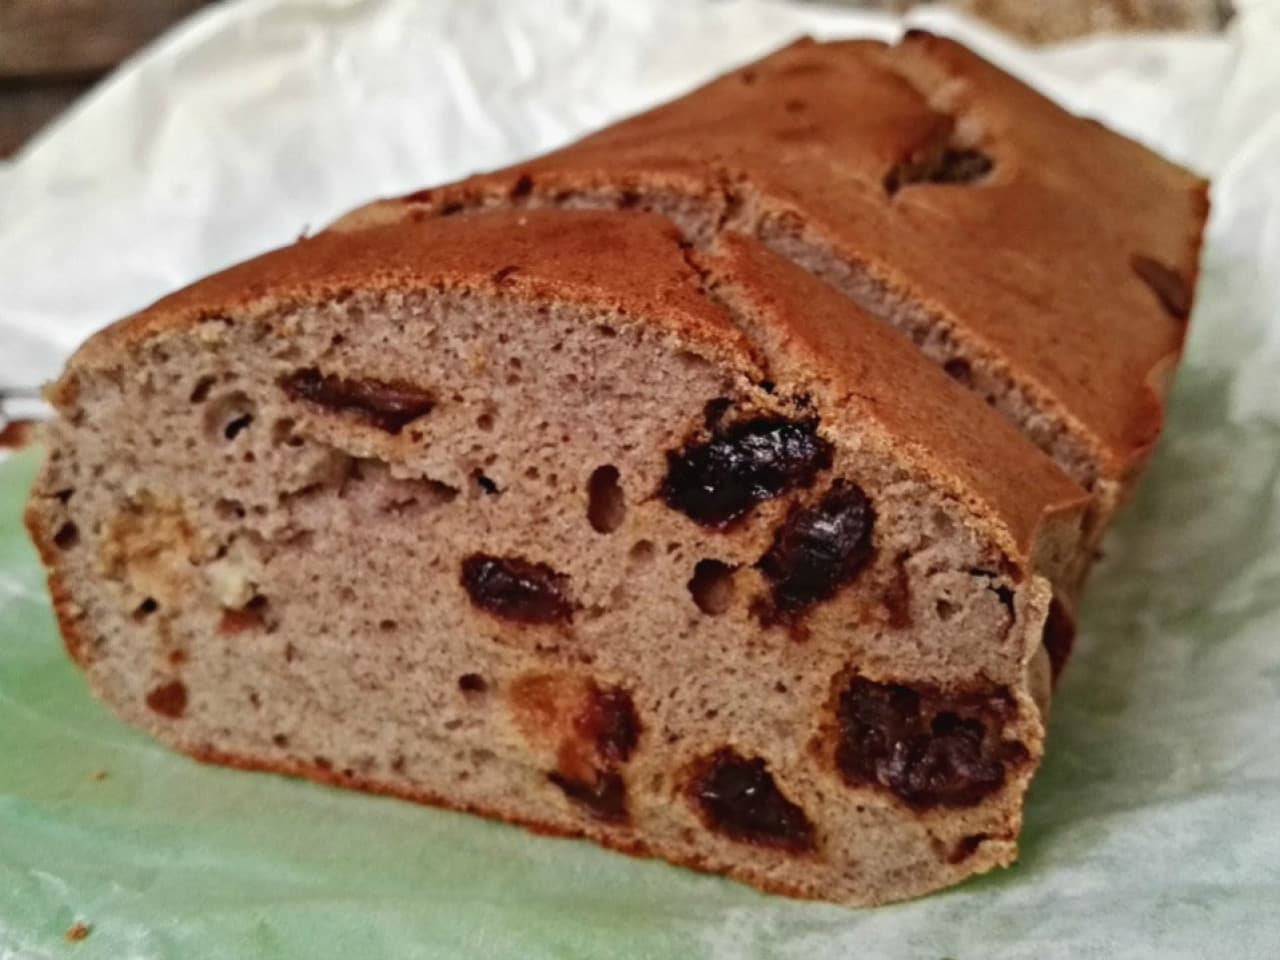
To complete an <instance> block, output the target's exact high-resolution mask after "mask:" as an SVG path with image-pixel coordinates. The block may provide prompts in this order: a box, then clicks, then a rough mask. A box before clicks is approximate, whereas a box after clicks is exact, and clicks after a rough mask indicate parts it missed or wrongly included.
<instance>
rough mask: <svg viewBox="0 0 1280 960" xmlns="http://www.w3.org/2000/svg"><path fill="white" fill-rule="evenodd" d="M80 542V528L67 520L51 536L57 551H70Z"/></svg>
mask: <svg viewBox="0 0 1280 960" xmlns="http://www.w3.org/2000/svg"><path fill="white" fill-rule="evenodd" d="M79 542H80V528H79V527H77V526H76V525H75V524H74V523H72V522H71V521H70V520H68V521H67V522H66V523H64V524H63V525H62V526H60V527H59V528H58V532H57V533H55V534H54V535H53V545H54V546H55V547H57V548H58V549H59V550H70V549H71V548H72V547H74V546H75V545H76V544H77V543H79Z"/></svg>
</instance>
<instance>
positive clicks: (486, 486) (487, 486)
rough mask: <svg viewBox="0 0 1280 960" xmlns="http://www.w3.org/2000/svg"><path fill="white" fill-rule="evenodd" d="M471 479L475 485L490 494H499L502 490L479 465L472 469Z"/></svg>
mask: <svg viewBox="0 0 1280 960" xmlns="http://www.w3.org/2000/svg"><path fill="white" fill-rule="evenodd" d="M471 479H472V480H473V481H474V482H475V485H476V486H477V487H479V488H480V489H481V490H482V491H484V492H485V493H487V494H489V495H490V496H497V495H498V494H499V493H501V492H502V491H501V490H499V489H498V485H497V484H496V483H494V482H493V481H492V480H491V479H489V478H488V477H487V476H485V474H484V471H483V470H481V469H480V468H479V467H477V468H476V469H475V470H472V471H471Z"/></svg>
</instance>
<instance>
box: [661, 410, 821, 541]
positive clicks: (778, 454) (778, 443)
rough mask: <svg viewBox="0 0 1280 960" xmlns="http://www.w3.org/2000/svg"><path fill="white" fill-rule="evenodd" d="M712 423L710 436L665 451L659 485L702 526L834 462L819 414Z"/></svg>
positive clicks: (808, 479) (735, 514)
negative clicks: (663, 473)
mask: <svg viewBox="0 0 1280 960" xmlns="http://www.w3.org/2000/svg"><path fill="white" fill-rule="evenodd" d="M709 412H710V411H709ZM712 429H713V432H712V435H711V439H710V440H707V441H705V442H701V443H690V444H688V445H687V446H685V447H684V449H682V450H680V451H679V452H675V453H668V454H667V476H666V479H665V480H664V481H663V484H662V490H661V494H662V498H663V500H665V501H666V503H667V505H668V506H670V507H672V508H673V509H676V510H679V511H680V512H682V513H684V514H686V515H688V516H689V517H691V518H692V519H694V520H696V521H697V522H698V523H701V524H703V525H704V526H708V527H725V526H728V525H729V524H731V523H733V521H735V520H738V519H740V518H742V517H744V516H746V515H747V514H748V513H749V512H751V510H752V509H753V508H754V507H755V505H756V504H758V503H762V502H763V501H765V500H770V499H772V498H773V497H776V496H779V495H781V494H783V493H785V492H787V491H788V490H792V489H794V488H796V487H807V486H810V485H811V484H812V483H813V480H814V477H815V476H817V473H818V471H819V470H826V469H828V468H830V466H831V452H832V448H831V444H830V443H829V442H828V441H826V440H824V439H823V438H822V437H820V436H818V421H817V420H816V419H809V420H786V419H783V418H780V417H757V418H755V419H752V420H744V421H740V422H738V423H734V424H731V425H729V426H722V425H719V424H717V425H716V426H714V427H713V428H712Z"/></svg>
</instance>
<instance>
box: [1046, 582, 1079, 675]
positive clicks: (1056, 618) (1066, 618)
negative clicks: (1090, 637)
mask: <svg viewBox="0 0 1280 960" xmlns="http://www.w3.org/2000/svg"><path fill="white" fill-rule="evenodd" d="M1075 642H1076V625H1075V623H1074V622H1073V621H1072V619H1071V615H1070V614H1069V613H1067V609H1066V607H1064V606H1063V605H1062V603H1061V602H1060V601H1059V600H1058V598H1057V597H1054V598H1053V600H1052V601H1051V602H1050V603H1049V615H1048V616H1047V617H1046V618H1045V621H1044V648H1045V650H1046V652H1048V654H1049V665H1050V668H1051V669H1052V671H1053V680H1054V682H1055V683H1057V681H1058V677H1059V676H1061V674H1062V668H1063V667H1065V666H1066V665H1067V660H1068V659H1069V658H1070V656H1071V648H1072V647H1073V646H1075Z"/></svg>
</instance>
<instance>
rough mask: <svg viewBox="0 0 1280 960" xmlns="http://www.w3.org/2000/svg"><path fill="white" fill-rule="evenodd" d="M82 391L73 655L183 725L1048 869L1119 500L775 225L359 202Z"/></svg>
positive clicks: (698, 861) (53, 558)
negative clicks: (1066, 744)
mask: <svg viewBox="0 0 1280 960" xmlns="http://www.w3.org/2000/svg"><path fill="white" fill-rule="evenodd" d="M904 396H909V397H910V398H911V402H910V403H906V402H904V401H903V398H904ZM50 398H51V400H52V401H53V402H54V403H55V405H56V406H57V407H58V410H59V412H60V419H59V421H58V422H57V423H56V424H55V425H54V426H53V428H52V431H51V447H50V455H49V458H48V460H47V462H46V464H45V466H44V468H43V470H42V472H41V475H40V478H39V480H38V481H37V484H36V487H35V489H34V491H33V494H32V499H31V501H30V504H29V508H28V513H27V522H28V526H29V528H30V530H31V532H32V536H33V538H34V539H35V541H36V543H37V545H38V547H39V549H40V553H41V556H42V558H43V560H44V562H45V563H46V565H47V566H48V567H49V570H50V589H51V593H52V595H53V598H54V604H55V609H56V611H57V615H58V619H59V623H60V625H61V628H62V631H63V634H64V637H65V639H66V642H67V646H68V649H69V651H70V653H71V655H72V656H73V658H74V659H75V660H76V662H77V663H79V664H80V665H81V666H82V667H83V668H84V669H85V671H86V673H87V675H88V678H89V681H90V684H91V686H92V687H93V688H94V690H95V692H96V693H97V694H98V695H99V696H101V697H102V698H103V699H104V700H105V701H106V702H107V703H108V704H109V705H110V706H111V707H112V708H113V709H114V710H115V711H116V712H117V713H119V714H120V715H121V716H122V717H123V718H124V719H126V720H128V721H129V722H131V723H134V724H136V725H138V726H141V727H143V728H145V729H147V730H148V731H149V732H151V733H153V734H154V735H156V736H157V737H159V738H160V739H162V740H164V741H165V742H166V743H169V744H171V745H173V746H175V747H177V748H178V749H181V750H183V751H185V752H187V753H189V754H191V755H193V756H195V757H197V758H200V759H204V760H213V761H216V762H222V763H229V764H232V765H238V766H246V767H253V768H259V769H270V770H277V771H280V772H285V773H291V774H297V775H302V776H307V777H311V778H313V779H318V780H323V781H327V782H334V783H339V784H342V785H346V786H352V787H357V788H360V789H366V790H372V791H377V792H383V793H389V794H393V795H397V796H404V797H408V798H410V799H415V800H421V801H424V802H428V803H438V804H442V805H446V806H452V807H456V808H458V809H462V810H472V811H476V812H482V813H484V814H485V815H488V816H494V817H499V818H502V819H507V820H511V821H513V822H518V823H522V824H524V825H527V826H531V827H533V828H534V829H537V830H541V831H545V832H551V833H561V834H567V835H574V836H585V837H589V838H590V839H593V840H596V841H597V842H600V843H603V844H605V845H607V846H610V847H614V848H616V849H621V850H625V851H628V852H632V853H638V854H645V855H655V856H660V857H663V858H665V859H668V860H671V861H673V862H676V863H682V864H687V865H689V866H693V867H696V868H698V869H703V870H708V871H713V872H720V873H726V874H728V875H730V876H733V877H736V878H738V879H741V880H745V881H747V882H749V883H752V884H754V885H756V886H759V887H762V888H765V889H770V890H776V891H780V892H785V893H789V894H792V895H797V896H807V897H819V898H824V899H832V900H838V901H843V902H849V903H879V902H884V901H887V900H894V899H901V898H903V897H909V896H914V895H918V894H920V893H923V892H927V891H928V890H931V889H936V888H937V887H940V886H944V885H947V884H950V883H954V882H957V881H958V880H960V879H963V878H964V877H965V876H968V875H971V874H973V873H976V872H981V871H984V870H987V869H990V868H991V867H993V866H996V865H1002V864H1007V863H1009V862H1010V861H1011V860H1012V859H1013V857H1014V856H1015V853H1016V837H1017V833H1018V829H1019V826H1020V822H1021V803H1022V796H1023V793H1024V792H1025V789H1026V786H1027V783H1028V782H1029V779H1030V777H1031V775H1032V773H1033V771H1034V769H1035V766H1036V764H1037V763H1038V760H1039V758H1040V756H1041V753H1042V750H1043V736H1044V728H1043V713H1044V710H1045V709H1046V707H1047V702H1048V673H1049V665H1050V660H1055V662H1056V660H1059V659H1060V655H1059V654H1055V655H1054V656H1050V655H1049V654H1050V653H1052V649H1053V648H1054V647H1059V648H1060V647H1062V643H1061V641H1060V639H1059V640H1054V634H1055V628H1054V626H1053V625H1054V622H1055V616H1056V617H1057V618H1058V619H1059V620H1061V610H1060V609H1059V610H1058V612H1057V613H1056V614H1055V612H1054V611H1055V609H1056V608H1060V607H1070V605H1071V603H1072V601H1073V599H1074V596H1073V593H1072V591H1073V589H1074V580H1073V571H1074V570H1075V568H1076V566H1077V564H1078V560H1079V556H1080V554H1081V552H1082V551H1083V550H1084V543H1085V539H1084V532H1083V525H1084V522H1085V514H1086V510H1087V505H1088V498H1087V496H1086V494H1085V493H1084V491H1083V490H1081V489H1080V488H1079V487H1078V486H1077V485H1076V484H1075V483H1074V482H1072V481H1071V480H1070V479H1069V478H1068V477H1067V476H1066V475H1065V474H1063V473H1062V471H1061V470H1060V469H1059V468H1058V467H1057V466H1055V465H1054V464H1053V463H1052V461H1051V460H1049V458H1047V457H1046V456H1044V455H1043V454H1042V453H1041V452H1040V451H1039V450H1038V449H1037V448H1036V447H1035V446H1034V445H1032V444H1031V443H1029V442H1028V441H1027V440H1026V439H1025V438H1024V437H1023V436H1022V435H1021V434H1020V433H1019V432H1018V431H1017V430H1016V429H1014V428H1013V427H1012V426H1011V425H1009V424H1007V423H1006V422H1005V421H1004V420H1002V419H1001V418H999V417H996V416H994V415H993V414H992V413H991V412H990V410H989V409H988V408H987V406H986V405H985V404H984V403H983V402H982V401H981V400H979V399H978V398H976V397H974V396H973V395H972V393H970V392H968V391H966V390H964V389H963V388H962V387H961V386H960V385H958V384H957V383H956V382H955V381H954V380H952V379H951V378H949V377H947V376H946V375H945V374H943V373H942V372H941V371H940V370H938V369H937V367H935V366H934V365H932V364H929V363H927V362H925V361H923V360H922V359H921V358H920V356H919V354H918V352H917V351H916V350H915V349H914V348H913V347H912V345H911V344H910V343H909V342H908V341H907V340H906V339H905V338H903V337H902V336H901V335H900V334H898V333H897V332H895V331H893V330H892V329H890V328H889V327H888V326H886V325H884V324H882V323H881V322H879V321H878V320H876V319H875V318H873V317H872V316H870V315H869V314H867V313H865V312H864V311H863V310H861V309H860V308H859V307H857V306H855V305H854V304H852V303H851V302H850V301H849V300H847V299H845V298H843V297H841V296H839V295H838V294H836V293H834V292H833V291H832V290H831V289H830V288H829V287H828V286H826V285H824V284H822V283H820V282H819V281H817V280H815V279H814V278H813V277H811V276H809V275H808V274H807V273H805V272H804V271H802V270H800V269H798V268H797V267H795V266H793V265H792V264H790V263H788V262H787V261H786V260H785V259H783V258H780V257H778V256H777V255H775V254H773V253H771V252H769V251H768V250H766V249H765V248H763V247H761V246H760V245H758V244H755V243H752V242H748V241H746V240H742V239H736V238H733V237H728V238H726V240H725V242H724V243H723V244H719V245H718V246H717V248H716V249H715V250H710V251H700V250H697V249H693V248H691V247H690V246H689V244H688V243H687V242H686V241H684V240H683V238H682V237H681V235H680V234H679V233H678V231H677V230H676V229H675V228H674V227H673V226H672V225H671V224H670V222H669V221H667V220H665V219H663V218H661V217H657V216H652V215H646V214H641V213H630V214H627V215H625V216H623V215H618V214H615V213H611V212H593V211H580V212H574V211H555V210H546V211H533V210H530V211H515V212H501V211H499V212H494V213H492V214H486V215H476V216H468V217H462V218H448V219H441V218H427V219H425V220H423V221H421V222H415V221H406V222H402V223H396V224H388V225H385V226H378V227H370V228H369V229H366V230H361V231H353V232H329V233H325V234H322V235H320V236H318V237H315V238H311V239H308V240H304V241H301V242H299V243H298V244H296V245H294V246H291V247H288V248H285V249H283V250H279V251H276V252H273V253H270V254H267V255H265V256H263V257H260V258H258V259H256V260H253V261H250V262H248V263H246V264H242V265H240V266H238V267H234V268H232V269H230V270H228V271H225V272H224V273H221V274H218V275H216V276H214V277H211V278H209V279H207V280H205V281H203V282H201V283H199V284H196V285H195V286H193V287H191V288H188V289H187V290H184V291H181V292H179V293H177V294H175V295H173V296H171V297H169V298H167V299H165V300H163V301H161V302H160V303H158V304H156V305H155V306H154V307H152V308H150V309H148V310H146V311H143V312H142V313H140V314H138V315H136V316H134V317H131V318H129V319H127V320H125V321H122V322H121V323H119V324H117V325H116V326H114V327H112V328H110V329H109V330H107V331H104V332H103V333H101V334H99V335H98V336H96V337H94V338H93V339H92V340H91V341H90V342H89V343H87V344H86V345H85V346H84V347H83V348H82V349H81V350H80V351H79V352H78V353H77V354H76V356H75V357H74V358H73V359H72V360H71V362H70V363H69V365H68V368H67V371H66V373H65V374H64V375H63V377H62V379H61V380H60V381H59V382H58V383H57V384H56V385H55V386H54V387H53V388H52V389H51V391H50ZM540 418H542V419H543V420H544V421H545V422H543V423H539V422H538V421H539V419H540ZM544 428H545V429H544ZM752 431H755V432H754V433H753V432H752ZM775 436H776V437H785V439H786V444H787V446H786V451H787V452H786V454H785V458H786V459H785V464H786V471H790V472H786V471H783V472H782V473H778V472H777V471H775V473H772V474H771V473H769V472H768V471H767V470H766V471H765V472H764V473H755V474H751V475H750V476H751V477H752V478H753V479H752V482H751V484H747V485H745V486H744V487H741V488H740V487H737V486H733V485H720V481H719V479H717V478H718V477H719V476H720V475H719V474H717V473H715V470H720V469H721V467H720V466H719V464H720V461H718V460H714V458H712V459H711V460H708V459H707V457H708V456H710V455H709V454H706V451H707V450H710V449H713V448H714V449H717V450H720V452H721V453H725V451H730V452H733V453H734V455H735V456H736V455H738V453H740V452H741V450H742V449H743V447H742V446H741V444H742V443H744V442H745V441H743V440H742V438H743V437H752V438H755V440H753V441H752V442H757V441H759V442H765V440H768V438H771V437H775ZM769 442H773V441H772V440H769ZM716 444H720V445H721V447H716ZM735 444H738V445H739V446H734V445H735ZM490 448H491V449H492V451H493V453H492V455H489V456H486V455H485V450H487V449H490ZM771 449H775V448H771ZM776 449H782V448H781V447H779V448H776ZM727 455H728V454H726V456H727ZM707 463H715V464H717V465H716V466H715V470H712V472H711V473H707V472H706V471H707V470H710V469H711V468H708V467H707V466H706V465H707ZM753 469H754V468H753ZM610 471H612V474H611V475H610ZM681 471H683V472H681ZM690 471H692V473H693V474H694V475H697V476H698V477H700V478H702V480H705V479H706V477H712V479H713V480H715V482H714V483H711V486H710V487H708V489H713V490H714V493H715V495H714V496H713V497H710V499H707V498H705V497H702V495H701V494H697V495H692V494H690V490H691V489H694V488H693V487H690V486H689V485H688V484H686V483H685V481H684V480H683V479H680V478H683V477H685V475H686V474H689V473H690ZM699 471H703V472H702V473H699ZM553 472H554V473H555V474H557V475H558V479H557V480H556V482H558V484H559V485H558V486H553V485H552V484H553V477H552V476H551V474H552V473H553ZM775 474H776V475H775ZM778 476H780V477H781V478H782V479H777V477H778ZM597 481H599V484H598V483H597ZM700 482H702V481H701V480H700ZM707 482H708V483H710V482H711V481H707ZM769 484H774V486H773V487H770V486H769ZM597 486H599V489H600V491H602V492H601V493H600V497H599V498H598V497H597V492H598V491H597ZM695 486H696V485H695ZM766 487H768V490H767V491H766V493H764V494H757V493H754V492H753V493H752V495H751V498H749V499H747V500H742V498H741V497H739V494H738V492H736V491H739V490H740V489H750V490H752V491H755V490H757V489H764V488H766ZM697 489H698V490H701V489H702V487H700V486H699V487H697ZM726 490H729V491H730V493H732V496H730V495H729V494H726V493H725V492H724V491H726ZM735 497H738V499H736V500H735V499H734V498H735ZM700 498H701V499H700ZM597 500H598V502H597ZM726 503H728V504H729V505H730V506H731V507H732V510H729V509H728V508H726ZM829 529H835V530H836V531H837V533H836V534H832V535H831V536H834V537H835V539H822V537H827V536H828V534H821V537H820V538H819V540H818V541H814V540H812V538H813V537H814V536H818V535H819V534H820V533H821V531H822V530H829ZM815 531H817V532H815ZM806 538H808V539H806ZM812 543H820V544H823V545H824V546H823V551H825V552H822V551H819V552H817V553H815V552H814V550H815V549H816V548H815V547H813V546H812ZM353 557H358V558H359V564H358V565H357V569H353V565H352V562H351V558H353ZM815 557H816V558H818V559H817V560H815V559H814V558H815ZM832 557H834V559H832ZM818 560H821V562H820V563H819V562H818ZM814 564H816V566H815V565H814ZM459 569H461V578H459ZM833 571H834V572H833ZM837 574H838V575H837ZM495 578H497V579H495ZM503 578H506V579H505V580H504V579H503ZM520 578H523V579H520ZM517 580H518V581H519V584H520V585H519V587H518V588H511V587H510V583H511V582H515V581H517ZM495 583H498V584H505V585H503V586H500V588H499V587H494V586H493V584H495ZM1055 593H1056V594H1057V596H1058V603H1057V604H1056V605H1055V604H1054V603H1053V600H1054V595H1055ZM1057 633H1061V630H1060V629H1058V630H1057ZM886 737H887V738H888V739H887V740H886V739H885V738H886ZM895 738H896V739H895ZM892 743H898V744H901V745H902V750H903V751H904V752H903V753H901V755H891V754H890V753H886V752H884V751H885V750H886V749H887V747H886V744H892ZM895 756H896V759H895Z"/></svg>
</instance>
